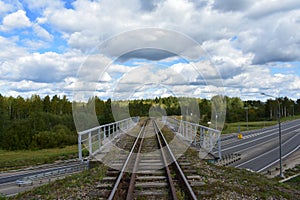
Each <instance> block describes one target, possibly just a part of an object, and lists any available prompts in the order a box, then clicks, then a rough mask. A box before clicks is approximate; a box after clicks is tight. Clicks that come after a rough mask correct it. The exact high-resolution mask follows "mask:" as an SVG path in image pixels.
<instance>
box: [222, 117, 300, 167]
mask: <svg viewBox="0 0 300 200" xmlns="http://www.w3.org/2000/svg"><path fill="white" fill-rule="evenodd" d="M281 129H282V131H281V133H282V156H283V157H286V156H287V155H289V154H290V153H291V152H293V151H295V150H297V149H298V148H299V146H300V120H294V121H289V122H285V123H283V124H282V126H281ZM243 136H244V139H237V137H233V138H229V139H226V140H223V141H222V145H221V148H222V155H226V154H231V153H240V154H241V155H242V156H241V157H242V159H241V160H240V161H238V162H235V163H233V164H232V166H235V167H238V168H247V169H250V170H253V171H257V172H261V171H264V170H267V169H268V168H269V167H271V166H272V165H275V164H276V163H277V162H279V149H278V148H279V147H278V146H279V145H278V125H276V126H272V127H269V128H265V129H261V130H256V131H252V132H250V133H247V134H244V135H243Z"/></svg>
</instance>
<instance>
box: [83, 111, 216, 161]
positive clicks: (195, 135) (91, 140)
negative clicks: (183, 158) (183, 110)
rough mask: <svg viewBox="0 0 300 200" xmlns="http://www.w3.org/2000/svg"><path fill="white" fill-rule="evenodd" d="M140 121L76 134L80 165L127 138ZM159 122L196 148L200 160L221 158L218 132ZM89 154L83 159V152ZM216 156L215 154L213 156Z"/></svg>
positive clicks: (133, 119) (170, 119)
mask: <svg viewBox="0 0 300 200" xmlns="http://www.w3.org/2000/svg"><path fill="white" fill-rule="evenodd" d="M139 120H140V118H139V117H131V118H127V119H123V120H120V121H117V122H113V123H110V124H105V125H101V126H97V127H94V128H91V129H88V130H84V131H81V132H78V157H79V160H80V161H83V160H84V159H91V158H93V157H95V156H96V155H97V154H99V153H101V151H102V150H103V149H105V147H106V146H107V145H110V144H111V142H112V141H114V139H115V138H116V137H119V136H120V135H121V134H126V133H127V132H128V131H130V130H131V129H132V128H134V127H136V126H137V125H138V122H139ZM161 121H162V123H163V124H164V125H167V126H168V127H169V128H170V129H171V130H172V131H173V132H174V134H176V135H177V136H179V137H180V138H181V139H182V140H183V141H185V142H186V143H188V144H190V145H191V146H192V147H194V148H196V149H197V150H198V152H199V156H200V157H204V156H205V155H207V154H212V152H213V150H215V149H217V154H216V156H215V155H214V154H212V155H213V156H215V157H216V158H221V139H220V134H221V132H220V131H219V130H216V129H212V128H209V127H206V126H202V125H199V124H196V123H191V122H188V121H183V120H178V119H176V118H174V117H166V116H163V117H162V118H161ZM84 151H86V152H88V155H87V156H86V157H84V156H83V152H84ZM214 153H216V152H214Z"/></svg>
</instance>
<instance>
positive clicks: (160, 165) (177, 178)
mask: <svg viewBox="0 0 300 200" xmlns="http://www.w3.org/2000/svg"><path fill="white" fill-rule="evenodd" d="M133 138H134V137H130V138H129V139H128V140H127V141H125V142H126V143H127V144H132V145H131V149H130V153H129V154H127V155H125V154H124V156H123V157H122V159H119V160H118V161H115V163H114V164H115V165H122V168H121V170H120V171H118V170H116V168H117V166H115V167H112V168H110V169H109V170H108V172H107V177H104V178H103V182H102V183H101V184H100V185H99V187H98V188H99V190H101V194H103V195H102V198H103V199H197V193H195V192H194V191H193V187H197V186H199V184H197V183H199V182H197V180H200V179H201V177H199V176H198V175H193V173H196V170H193V169H192V166H190V163H189V162H188V161H187V160H186V158H185V157H184V156H182V157H180V158H179V159H178V160H179V162H177V161H176V159H175V156H174V154H173V152H172V150H171V149H170V147H169V145H168V143H167V141H166V138H165V137H164V135H163V134H162V132H161V131H160V129H159V128H158V125H157V123H156V122H155V121H154V120H152V119H148V120H146V121H145V123H144V124H143V125H142V127H141V129H140V131H139V133H138V136H137V137H136V138H135V139H134V141H133ZM173 151H174V152H175V153H176V149H174V150H173Z"/></svg>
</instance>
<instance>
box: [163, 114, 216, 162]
mask: <svg viewBox="0 0 300 200" xmlns="http://www.w3.org/2000/svg"><path fill="white" fill-rule="evenodd" d="M163 120H164V121H165V123H166V124H167V125H168V126H169V127H170V128H171V129H172V130H173V131H174V132H175V133H179V134H180V135H182V136H183V137H184V138H185V139H186V140H188V141H189V142H190V143H192V144H193V145H194V146H195V147H197V149H199V150H200V149H204V150H205V151H207V152H212V150H213V148H214V147H215V145H216V143H218V152H219V155H218V156H219V158H221V145H220V142H221V140H220V134H221V131H219V130H216V129H212V128H209V127H206V126H202V125H199V124H195V123H191V122H188V121H182V120H178V119H175V118H173V117H166V118H164V119H163Z"/></svg>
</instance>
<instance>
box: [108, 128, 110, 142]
mask: <svg viewBox="0 0 300 200" xmlns="http://www.w3.org/2000/svg"><path fill="white" fill-rule="evenodd" d="M108 139H109V140H110V125H108Z"/></svg>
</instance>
